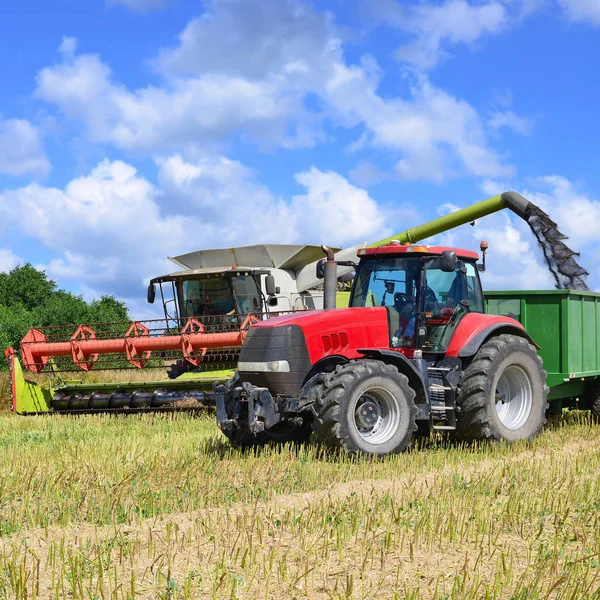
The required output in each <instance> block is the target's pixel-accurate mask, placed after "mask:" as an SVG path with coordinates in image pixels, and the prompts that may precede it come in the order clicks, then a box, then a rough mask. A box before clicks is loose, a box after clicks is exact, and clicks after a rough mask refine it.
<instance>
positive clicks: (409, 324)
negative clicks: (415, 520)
mask: <svg viewBox="0 0 600 600" xmlns="http://www.w3.org/2000/svg"><path fill="white" fill-rule="evenodd" d="M519 198H521V197H519ZM522 200H523V201H524V202H526V201H525V199H522ZM482 250H483V252H484V256H483V258H484V261H483V264H479V263H478V259H479V255H478V254H477V253H475V252H471V251H469V250H461V249H458V248H445V247H439V246H430V247H428V246H422V245H410V244H403V243H400V242H399V241H396V240H394V241H389V242H387V243H385V244H384V245H382V246H379V247H373V248H363V249H360V250H359V251H358V255H359V257H360V262H359V264H358V265H355V267H356V276H355V279H354V284H353V288H352V293H351V297H350V303H349V308H347V309H337V310H323V311H313V312H308V313H303V314H294V315H289V316H283V317H278V318H274V319H271V320H269V321H264V322H262V323H257V324H256V325H254V326H253V327H252V328H251V329H250V331H249V333H248V336H247V337H246V339H245V342H244V344H243V347H242V350H241V354H240V358H239V363H238V372H237V374H236V376H235V377H234V378H233V379H231V380H230V381H228V382H227V383H225V384H223V383H219V384H215V386H214V389H215V393H216V400H217V420H218V423H219V426H220V428H221V430H222V431H223V433H224V434H225V435H226V436H227V437H228V438H229V439H230V440H231V441H232V442H233V443H235V444H239V445H249V444H260V443H265V442H267V441H282V442H283V441H292V440H303V439H306V438H307V437H308V436H309V435H310V433H311V431H313V430H314V431H315V432H316V433H317V434H318V435H319V436H320V437H321V439H322V440H323V441H324V442H325V443H326V444H327V445H329V446H338V447H341V448H344V449H345V450H347V451H350V452H362V453H367V454H376V455H383V454H389V453H392V452H399V451H402V450H404V449H405V448H407V447H408V446H409V444H410V442H411V438H412V436H413V434H414V433H415V432H417V431H418V430H420V431H421V432H427V431H429V430H430V429H434V430H448V431H455V432H456V434H457V435H458V436H459V437H460V438H461V439H465V440H473V439H496V440H498V439H505V440H517V439H528V438H531V437H533V436H535V435H536V434H537V433H538V432H539V431H540V429H541V427H542V425H543V424H544V422H545V413H546V409H547V406H548V403H547V397H548V388H547V386H546V372H545V371H544V369H543V366H542V361H541V359H540V358H539V356H538V354H537V352H536V344H535V342H534V341H533V340H532V339H531V337H530V336H529V335H528V334H527V332H526V331H525V330H524V329H523V326H522V325H521V324H520V323H519V322H518V321H516V320H515V319H513V318H510V317H505V316H497V315H489V314H485V313H484V304H483V294H482V288H481V282H480V278H479V271H481V270H484V268H485V246H483V244H482ZM331 267H333V272H335V262H334V261H333V260H328V261H327V263H325V290H326V291H325V297H326V304H325V306H326V308H329V307H332V304H331V301H329V302H328V300H327V298H328V290H329V291H331V289H333V290H334V289H335V288H332V282H333V286H335V278H334V277H331V273H329V274H328V272H327V271H328V269H330V268H331ZM329 297H330V298H331V293H329Z"/></svg>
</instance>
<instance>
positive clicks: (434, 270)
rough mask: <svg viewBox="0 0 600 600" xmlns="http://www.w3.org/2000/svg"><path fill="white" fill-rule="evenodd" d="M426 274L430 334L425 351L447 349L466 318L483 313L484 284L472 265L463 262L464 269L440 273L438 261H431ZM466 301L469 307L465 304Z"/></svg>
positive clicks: (426, 338)
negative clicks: (482, 285)
mask: <svg viewBox="0 0 600 600" xmlns="http://www.w3.org/2000/svg"><path fill="white" fill-rule="evenodd" d="M464 271H466V272H464ZM425 274H426V281H425V313H426V317H427V335H426V337H425V340H424V341H423V346H422V348H423V350H430V351H438V350H444V349H445V348H446V347H447V345H448V342H449V341H450V339H451V337H452V334H453V333H454V331H455V329H456V325H457V324H458V322H459V321H460V319H461V318H462V317H463V316H464V315H466V314H467V313H469V312H483V297H482V294H481V285H480V283H479V278H478V276H477V272H476V270H475V266H474V265H473V264H472V263H464V269H461V268H457V269H455V270H454V271H453V272H450V273H448V272H444V271H442V270H441V264H440V261H439V260H432V261H431V262H429V263H428V264H427V266H426V270H425ZM464 300H467V301H468V302H469V304H468V305H465V303H463V302H462V301H464Z"/></svg>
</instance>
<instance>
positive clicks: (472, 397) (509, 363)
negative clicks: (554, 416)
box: [456, 334, 548, 441]
mask: <svg viewBox="0 0 600 600" xmlns="http://www.w3.org/2000/svg"><path fill="white" fill-rule="evenodd" d="M456 404H457V412H458V417H457V434H458V436H459V437H460V438H462V439H465V440H476V439H490V440H507V441H514V440H519V439H530V438H532V437H534V436H536V435H537V434H538V433H539V432H540V430H541V428H542V426H543V425H544V423H545V422H546V410H547V408H548V386H547V385H546V371H544V368H543V366H542V360H541V359H540V357H539V356H538V354H537V352H536V350H535V348H534V347H533V346H532V345H531V344H530V343H529V342H528V341H527V340H526V339H524V338H522V337H519V336H516V335H508V334H504V335H499V336H497V337H494V338H492V339H491V340H489V341H487V342H486V343H485V344H484V345H483V346H482V347H481V348H480V349H479V351H478V352H477V354H476V355H475V357H474V358H473V361H472V362H471V364H470V365H469V366H468V367H467V369H465V371H464V373H463V374H462V377H461V380H460V383H459V385H458V391H457V398H456Z"/></svg>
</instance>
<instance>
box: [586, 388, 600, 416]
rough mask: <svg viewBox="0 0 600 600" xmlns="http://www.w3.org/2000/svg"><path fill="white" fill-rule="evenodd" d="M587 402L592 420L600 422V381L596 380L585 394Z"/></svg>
mask: <svg viewBox="0 0 600 600" xmlns="http://www.w3.org/2000/svg"><path fill="white" fill-rule="evenodd" d="M584 399H585V404H586V405H587V406H586V408H587V407H589V409H590V413H591V415H592V421H593V422H594V423H596V424H600V382H598V381H595V382H594V383H593V384H592V386H591V387H590V388H589V389H588V391H587V392H586V393H585V396H584Z"/></svg>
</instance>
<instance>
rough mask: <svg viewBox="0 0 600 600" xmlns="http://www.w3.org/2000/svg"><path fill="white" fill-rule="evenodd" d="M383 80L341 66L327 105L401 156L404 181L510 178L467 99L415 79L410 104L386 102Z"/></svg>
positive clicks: (377, 143)
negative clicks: (468, 176)
mask: <svg viewBox="0 0 600 600" xmlns="http://www.w3.org/2000/svg"><path fill="white" fill-rule="evenodd" d="M377 86H378V81H377V79H376V78H374V77H369V75H368V74H367V73H366V72H365V71H364V70H363V69H361V68H358V67H353V68H350V67H345V66H343V65H339V66H338V68H337V70H336V73H335V76H334V77H333V78H332V79H331V80H330V81H329V83H328V87H327V98H328V102H329V103H330V104H331V106H332V107H333V108H334V109H335V111H336V113H337V114H338V115H339V116H340V117H341V118H343V119H344V121H345V123H346V124H347V125H348V126H353V125H356V124H358V123H361V122H362V123H364V124H365V126H366V128H367V130H368V132H369V135H370V138H371V140H370V141H371V143H372V144H373V145H374V146H378V147H381V148H391V149H395V150H397V151H399V152H400V153H402V155H403V158H402V159H400V160H399V161H398V163H397V165H396V170H397V173H398V174H399V175H400V176H401V177H402V178H404V179H431V180H436V181H440V180H442V179H444V178H446V177H448V176H451V175H453V174H462V173H464V172H466V173H469V174H473V175H478V176H482V177H486V176H487V177H497V176H506V175H510V174H511V173H512V171H513V169H512V167H510V166H508V165H505V164H503V161H502V160H501V158H500V157H499V156H498V155H497V154H496V153H495V152H494V151H493V150H491V149H490V148H489V147H488V141H487V139H486V135H485V131H484V127H483V124H482V122H481V118H480V117H479V115H478V114H477V112H476V111H475V110H474V109H473V107H472V106H470V105H469V104H468V103H467V102H465V101H464V100H460V99H457V98H455V97H454V96H452V95H450V94H448V93H446V92H444V91H443V90H441V89H439V88H436V87H435V86H433V85H432V84H431V83H429V81H428V80H427V79H426V78H425V77H420V78H418V79H417V80H416V82H415V83H414V85H413V86H412V88H411V93H412V97H411V99H410V100H404V99H400V98H396V99H388V100H384V99H383V98H381V97H380V96H378V95H377Z"/></svg>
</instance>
